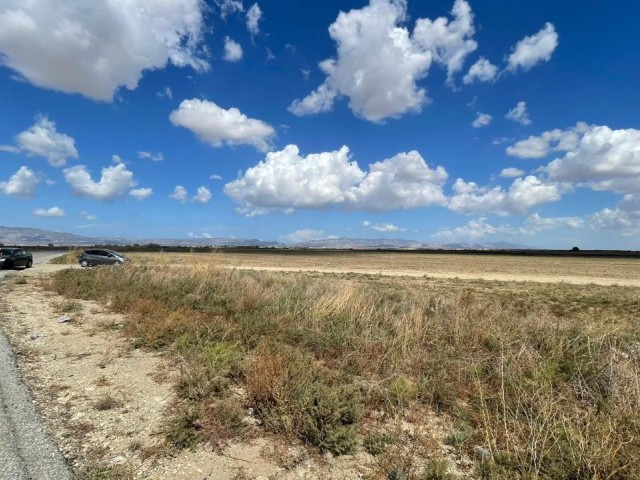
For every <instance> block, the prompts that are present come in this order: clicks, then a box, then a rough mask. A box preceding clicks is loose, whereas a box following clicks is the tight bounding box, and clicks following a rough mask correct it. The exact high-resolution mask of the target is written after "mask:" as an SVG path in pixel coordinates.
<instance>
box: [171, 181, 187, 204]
mask: <svg viewBox="0 0 640 480" xmlns="http://www.w3.org/2000/svg"><path fill="white" fill-rule="evenodd" d="M187 197H188V194H187V189H186V188H184V187H183V186H182V185H177V186H176V188H174V189H173V193H172V194H171V195H169V198H172V199H173V200H176V201H178V202H180V203H185V202H186V201H187Z"/></svg>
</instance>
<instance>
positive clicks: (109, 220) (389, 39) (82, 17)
mask: <svg viewBox="0 0 640 480" xmlns="http://www.w3.org/2000/svg"><path fill="white" fill-rule="evenodd" d="M637 18H640V4H637V2H627V1H610V2H603V1H598V0H590V1H586V0H563V1H562V2H558V1H557V0H536V1H529V0H521V1H518V2H495V1H480V0H468V1H465V0H455V1H454V0H431V1H426V0H409V1H405V0H370V1H368V2H367V1H340V2H338V1H324V2H293V1H286V0H279V1H266V0H263V1H260V2H258V3H254V2H246V1H242V0H215V1H208V2H206V3H204V2H201V1H199V0H184V1H169V0H118V1H115V0H114V1H110V2H106V1H95V2H91V6H90V7H87V3H86V2H84V1H82V0H60V1H58V2H51V1H48V0H33V1H31V2H23V1H20V0H4V1H3V2H2V3H1V4H0V106H1V111H2V114H1V115H0V163H1V164H2V169H1V171H0V209H1V210H2V212H3V213H2V220H1V221H0V224H2V225H4V226H21V227H35V228H42V229H48V230H56V231H65V232H72V233H77V234H82V235H89V236H104V235H108V236H124V237H131V238H148V237H165V238H184V237H210V236H211V237H236V238H259V239H262V240H278V241H282V242H294V241H302V240H310V239H320V238H329V237H354V238H355V237H357V238H409V239H416V240H420V241H424V242H428V243H432V244H439V243H453V242H475V243H484V242H496V241H507V242H513V243H520V244H525V245H529V246H532V247H547V248H571V247H572V246H574V245H578V246H580V247H581V248H618V249H639V248H640V245H639V243H638V241H637V238H638V234H640V116H639V114H638V105H640V93H639V90H638V85H639V84H640V79H639V78H638V77H639V75H638V74H639V69H640V62H639V60H640V57H639V56H638V51H637V46H638V44H639V41H640V30H638V28H637V25H636V24H635V22H636V20H637Z"/></svg>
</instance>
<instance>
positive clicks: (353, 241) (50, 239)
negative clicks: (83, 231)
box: [0, 226, 530, 250]
mask: <svg viewBox="0 0 640 480" xmlns="http://www.w3.org/2000/svg"><path fill="white" fill-rule="evenodd" d="M0 243H2V244H4V245H27V246H46V245H49V244H53V245H55V246H62V247H70V246H79V247H83V246H91V245H134V244H138V245H148V244H150V243H152V244H159V245H163V246H168V247H169V246H171V247H173V246H184V247H207V246H211V247H276V248H284V247H295V248H313V249H359V250H367V249H401V250H415V249H443V250H480V249H483V250H522V249H528V248H530V247H527V246H524V245H518V244H514V243H507V242H487V243H448V244H439V243H424V242H419V241H416V240H403V239H372V238H328V239H323V240H312V241H307V242H299V243H295V244H293V245H284V244H282V243H279V242H270V241H262V240H257V239H254V238H217V237H216V238H180V239H175V238H122V237H85V236H82V235H75V234H72V233H64V232H52V231H48V230H39V229H37V228H19V227H1V226H0Z"/></svg>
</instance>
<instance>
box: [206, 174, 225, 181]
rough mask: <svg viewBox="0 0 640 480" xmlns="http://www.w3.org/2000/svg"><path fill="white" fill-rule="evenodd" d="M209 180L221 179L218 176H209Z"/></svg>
mask: <svg viewBox="0 0 640 480" xmlns="http://www.w3.org/2000/svg"><path fill="white" fill-rule="evenodd" d="M209 180H222V177H221V176H220V175H216V174H213V175H209Z"/></svg>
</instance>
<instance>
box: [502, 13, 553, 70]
mask: <svg viewBox="0 0 640 480" xmlns="http://www.w3.org/2000/svg"><path fill="white" fill-rule="evenodd" d="M557 46H558V34H557V33H556V29H555V27H554V26H553V24H551V23H546V24H545V26H544V27H543V28H542V30H540V31H539V32H538V33H536V34H535V35H531V36H530V37H525V38H523V39H522V40H520V41H519V42H518V43H517V44H516V45H515V47H513V49H512V51H511V54H510V55H509V59H508V60H507V62H508V66H507V70H509V71H512V72H513V71H516V70H518V69H522V70H529V69H530V68H532V67H534V66H535V65H537V64H538V63H540V62H542V61H545V62H548V61H549V59H550V58H551V54H553V51H554V50H555V49H556V47H557Z"/></svg>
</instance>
